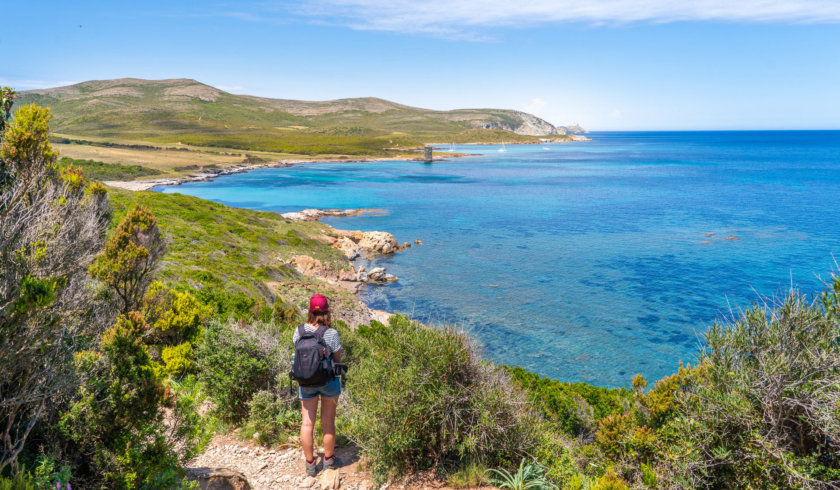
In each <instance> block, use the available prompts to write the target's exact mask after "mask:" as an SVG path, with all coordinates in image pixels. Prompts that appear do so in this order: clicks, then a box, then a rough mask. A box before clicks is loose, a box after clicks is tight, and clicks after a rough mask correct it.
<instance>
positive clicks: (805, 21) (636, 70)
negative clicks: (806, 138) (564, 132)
mask: <svg viewBox="0 0 840 490" xmlns="http://www.w3.org/2000/svg"><path fill="white" fill-rule="evenodd" d="M4 11H5V12H4V17H5V18H6V19H12V21H11V22H8V23H6V24H5V26H4V29H3V30H2V32H0V49H2V52H3V63H2V64H1V65H0V84H3V85H11V86H13V87H15V88H17V89H19V90H23V89H30V88H44V87H52V86H57V85H66V84H69V83H75V82H80V81H85V80H90V79H106V78H119V77H137V78H150V79H159V78H194V79H197V80H199V81H201V82H204V83H207V84H210V85H213V86H216V87H219V88H222V89H224V90H227V91H230V92H234V93H247V94H253V95H260V96H266V97H278V98H290V99H307V100H325V99H334V98H341V97H360V96H376V97H382V98H385V99H389V100H393V101H396V102H400V103H403V104H408V105H414V106H420V107H427V108H433V109H454V108H465V107H501V108H510V109H519V110H525V111H528V112H532V113H535V114H537V115H538V116H540V117H543V118H545V119H547V120H548V121H550V122H552V123H554V124H570V123H580V124H581V125H583V126H584V127H587V128H589V129H592V130H625V129H626V130H649V129H654V130H657V129H674V130H687V129H840V2H838V1H836V0H830V1H827V0H787V1H784V2H777V1H774V0H692V1H691V2H688V1H677V0H632V1H630V0H577V1H571V0H531V1H520V2H512V1H510V0H507V1H501V0H482V1H475V0H461V1H459V2H452V1H443V0H431V1H427V2H419V1H416V0H414V1H409V0H312V1H309V2H304V3H292V2H285V1H270V0H269V1H259V2H249V1H239V2H213V1H205V2H184V1H180V2H179V1H169V2H163V1H157V0H149V1H146V2H132V3H129V2H89V1H74V2H39V1H37V0H36V1H31V0H30V1H16V2H13V3H11V4H9V5H6V6H4Z"/></svg>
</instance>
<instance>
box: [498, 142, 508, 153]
mask: <svg viewBox="0 0 840 490" xmlns="http://www.w3.org/2000/svg"><path fill="white" fill-rule="evenodd" d="M499 151H500V152H502V151H507V149H506V148H505V144H504V143H502V147H501V148H499Z"/></svg>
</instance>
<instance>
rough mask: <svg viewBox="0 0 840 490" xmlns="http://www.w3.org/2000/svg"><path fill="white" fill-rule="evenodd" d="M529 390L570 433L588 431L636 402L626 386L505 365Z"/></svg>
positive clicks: (548, 416) (546, 415)
mask: <svg viewBox="0 0 840 490" xmlns="http://www.w3.org/2000/svg"><path fill="white" fill-rule="evenodd" d="M505 368H506V369H507V371H508V373H510V375H511V377H512V378H513V379H514V380H515V381H516V383H517V384H518V385H519V386H521V387H522V388H523V389H524V390H525V391H527V392H528V394H529V395H530V398H531V400H532V402H533V403H534V404H535V405H536V406H537V407H538V408H539V410H540V413H541V414H542V416H543V417H544V418H545V419H546V420H548V421H550V422H552V423H553V424H556V425H557V426H559V428H560V430H562V431H563V432H565V433H567V434H570V435H575V436H578V435H586V434H589V433H592V432H594V431H595V429H596V428H597V424H598V421H599V420H601V419H602V418H604V417H606V416H607V415H613V414H622V413H625V412H627V411H628V410H629V409H630V408H631V407H632V405H633V396H632V393H631V392H629V391H628V390H626V389H608V388H601V387H597V386H592V385H588V384H586V383H562V382H560V381H557V380H554V379H550V378H543V377H542V376H540V375H538V374H535V373H532V372H529V371H526V370H524V369H522V368H521V367H507V366H506V367H505Z"/></svg>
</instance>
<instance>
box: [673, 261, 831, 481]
mask: <svg viewBox="0 0 840 490" xmlns="http://www.w3.org/2000/svg"><path fill="white" fill-rule="evenodd" d="M838 290H840V278H838V277H833V283H832V284H831V285H830V286H829V287H828V289H827V291H826V293H825V294H823V295H822V297H820V298H818V299H817V300H814V301H810V300H808V299H807V298H806V297H804V296H802V295H800V294H798V293H796V292H791V293H790V294H788V295H787V296H786V297H785V298H784V299H782V300H778V301H768V302H765V304H764V305H756V306H754V307H753V308H751V309H750V310H748V311H746V312H744V313H743V314H742V315H741V316H740V317H739V318H737V319H735V320H734V321H733V322H732V323H731V324H728V325H720V324H715V325H714V326H712V328H710V329H709V331H708V333H707V334H706V343H707V347H706V349H705V350H704V352H703V353H702V355H701V360H702V362H703V365H704V370H705V375H704V378H705V379H704V381H703V383H701V384H699V385H698V386H697V387H696V388H695V389H694V390H692V391H691V392H690V393H687V394H686V395H685V396H684V397H683V398H684V408H683V409H682V411H683V412H684V416H685V417H687V418H690V419H691V420H692V426H690V427H688V429H690V430H686V431H685V432H684V437H685V438H686V439H688V440H689V441H690V443H691V444H693V445H694V446H695V447H696V448H697V449H698V452H699V458H698V460H697V462H696V464H695V465H694V467H688V468H684V469H683V470H682V472H683V474H684V476H685V477H686V478H692V479H694V480H695V481H698V482H700V484H702V485H705V486H710V487H720V486H726V487H748V486H751V485H753V482H756V481H761V482H763V483H762V485H767V486H768V487H770V486H778V487H787V488H791V487H797V488H821V487H826V486H828V485H829V483H828V482H836V481H837V480H838V479H840V456H838V454H840V343H839V342H838V340H837V339H838V338H840V315H838V312H840V310H838V309H837V308H836V305H837V304H838V303H837V302H836V298H837V296H833V298H835V299H832V295H833V294H834V293H836V292H837V291H838Z"/></svg>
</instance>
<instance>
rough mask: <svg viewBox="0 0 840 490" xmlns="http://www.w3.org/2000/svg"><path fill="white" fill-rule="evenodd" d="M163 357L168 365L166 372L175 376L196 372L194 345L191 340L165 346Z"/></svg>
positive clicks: (164, 362)
mask: <svg viewBox="0 0 840 490" xmlns="http://www.w3.org/2000/svg"><path fill="white" fill-rule="evenodd" d="M161 358H163V364H164V365H165V366H166V372H167V373H169V374H173V375H175V376H181V375H184V374H188V373H194V372H195V370H196V368H197V366H196V364H195V354H194V353H193V346H192V344H190V343H189V342H184V343H183V344H181V345H176V346H174V347H164V348H163V352H161Z"/></svg>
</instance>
